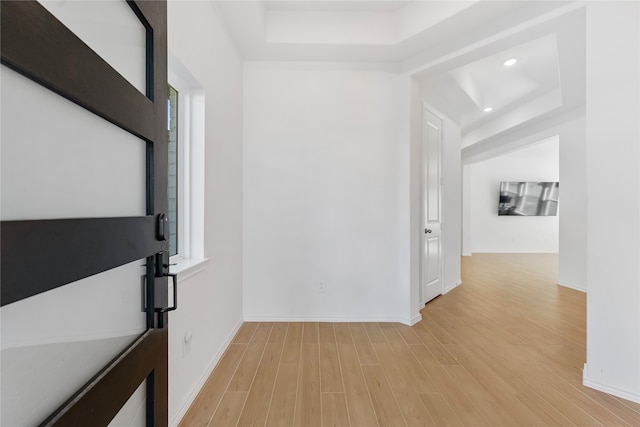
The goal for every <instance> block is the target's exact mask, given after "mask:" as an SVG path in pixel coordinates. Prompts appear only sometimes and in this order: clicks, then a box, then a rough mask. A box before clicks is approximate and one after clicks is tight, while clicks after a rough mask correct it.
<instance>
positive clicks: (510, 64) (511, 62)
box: [502, 58, 518, 67]
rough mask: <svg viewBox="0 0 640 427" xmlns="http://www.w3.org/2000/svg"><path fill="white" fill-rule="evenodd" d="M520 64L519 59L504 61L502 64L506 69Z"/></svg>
mask: <svg viewBox="0 0 640 427" xmlns="http://www.w3.org/2000/svg"><path fill="white" fill-rule="evenodd" d="M517 62H518V58H509V59H507V60H506V61H504V62H503V63H502V64H503V65H504V66H505V67H511V66H512V65H515V64H516V63H517Z"/></svg>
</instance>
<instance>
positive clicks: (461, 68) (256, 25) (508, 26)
mask: <svg viewBox="0 0 640 427" xmlns="http://www.w3.org/2000/svg"><path fill="white" fill-rule="evenodd" d="M215 4H216V7H218V8H219V10H220V11H221V13H222V15H223V16H224V20H225V22H226V25H227V27H228V29H229V32H230V33H231V35H232V37H233V38H234V40H235V41H236V44H237V46H238V48H239V50H240V52H241V54H242V56H243V58H244V60H246V61H296V62H297V61H308V62H349V63H356V64H357V63H362V64H366V65H367V67H368V68H369V69H371V68H372V67H373V68H374V69H375V68H377V69H380V70H385V71H390V72H396V73H406V74H409V75H412V76H413V77H415V78H416V79H418V81H419V82H420V85H421V89H422V94H423V97H424V98H425V99H426V100H427V101H428V103H429V104H430V105H432V106H433V107H434V108H436V109H438V110H439V111H440V112H441V113H442V114H444V115H446V116H448V117H449V118H451V119H452V120H453V121H455V122H457V123H459V124H460V125H461V128H462V133H463V146H472V145H477V146H478V145H482V143H484V142H487V141H491V140H495V139H496V138H497V137H499V136H502V135H504V134H506V133H509V132H510V131H514V130H518V129H522V128H525V127H527V126H528V125H530V124H534V123H538V127H540V126H543V125H542V124H540V123H541V122H543V121H545V120H547V121H549V120H552V119H553V117H566V116H567V112H569V111H573V110H576V109H578V108H580V107H581V106H582V105H583V104H584V80H585V77H584V70H585V68H584V64H585V57H584V52H585V39H584V8H583V3H582V2H576V1H399V0H398V1H332V0H327V1H304V0H298V1H296V0H292V1H216V2H215ZM512 56H517V57H518V58H519V59H520V62H519V63H518V64H516V65H514V66H513V67H509V68H506V67H504V66H503V65H502V62H503V61H504V60H505V59H507V58H509V57H512ZM486 106H491V107H492V108H493V111H491V113H485V112H484V111H483V109H484V108H485V107H486Z"/></svg>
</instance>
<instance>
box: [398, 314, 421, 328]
mask: <svg viewBox="0 0 640 427" xmlns="http://www.w3.org/2000/svg"><path fill="white" fill-rule="evenodd" d="M421 320H422V314H418V315H417V316H415V317H413V318H412V319H411V321H410V322H409V323H405V322H400V323H404V324H405V325H407V326H413V325H415V324H416V323H418V322H419V321H421Z"/></svg>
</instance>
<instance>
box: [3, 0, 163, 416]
mask: <svg viewBox="0 0 640 427" xmlns="http://www.w3.org/2000/svg"><path fill="white" fill-rule="evenodd" d="M127 4H128V6H129V7H130V8H131V11H132V12H133V13H134V14H135V16H136V17H137V19H139V20H140V22H141V25H143V26H144V31H145V33H146V57H145V58H144V63H145V64H146V72H145V74H146V75H145V80H146V89H145V90H143V91H142V92H141V91H140V90H138V89H136V88H135V87H134V86H133V85H132V84H131V83H130V82H129V81H128V80H127V79H125V78H123V77H122V75H120V74H119V73H118V72H117V71H116V70H115V69H114V68H113V67H112V66H111V65H110V64H109V63H108V62H107V61H105V60H104V59H103V58H102V57H101V56H99V55H98V54H97V53H95V52H94V51H93V50H92V49H91V48H89V47H88V46H87V45H86V44H85V43H84V42H83V41H82V40H81V39H80V38H79V37H78V36H77V35H76V34H74V32H72V31H71V30H69V29H68V28H67V27H66V26H65V25H63V24H62V23H61V22H60V21H59V20H58V19H56V18H55V17H54V16H53V15H52V14H51V13H49V12H48V11H47V10H46V9H45V8H44V7H43V6H42V5H40V4H39V3H38V2H35V1H2V2H1V4H0V8H1V9H0V14H1V40H2V45H1V56H2V64H3V65H4V66H6V67H8V68H10V69H11V70H13V71H15V72H17V73H19V74H20V75H21V76H23V77H24V78H27V79H30V80H31V81H34V82H36V83H38V84H39V85H42V86H44V87H45V88H47V89H48V90H50V91H52V92H54V93H55V94H57V95H59V96H61V97H64V98H66V99H67V100H69V101H71V102H73V103H75V104H77V105H79V106H81V107H83V108H84V109H86V110H88V111H90V112H91V113H92V114H94V115H97V116H98V117H100V118H101V119H103V120H106V121H108V122H109V123H111V124H113V125H115V126H117V127H119V128H120V129H122V130H125V131H126V132H128V133H130V134H131V135H134V136H135V137H137V138H138V139H139V140H140V141H142V144H145V147H144V150H145V151H146V165H141V166H140V167H141V168H144V169H145V170H144V173H143V174H141V176H145V180H146V182H145V183H144V188H146V200H145V201H143V202H142V203H146V215H140V216H128V217H118V216H116V217H107V216H105V217H91V218H54V219H51V218H49V219H29V220H8V221H2V224H1V250H2V252H1V280H2V282H1V286H2V287H1V300H0V302H1V304H2V307H3V309H4V308H5V307H8V306H9V305H11V304H15V303H18V302H20V301H23V300H25V299H29V298H33V297H35V296H37V295H40V294H42V293H46V292H49V291H51V290H53V289H56V288H60V287H65V286H68V284H70V283H73V282H77V281H79V280H81V279H85V278H88V277H90V276H94V275H98V274H102V273H103V272H107V271H109V270H112V269H115V268H118V267H120V266H123V265H125V264H127V263H131V262H133V261H135V260H145V259H146V263H145V262H144V261H141V262H140V264H143V263H144V264H145V266H144V267H143V268H144V269H145V270H144V271H145V272H144V273H143V274H141V280H140V282H141V283H140V285H141V288H142V290H143V292H140V294H141V298H140V301H130V304H133V305H135V306H136V307H139V310H140V311H144V312H145V313H146V314H141V315H140V316H141V317H142V318H143V319H146V331H143V332H141V333H140V334H139V335H138V336H136V337H135V339H133V340H132V342H130V343H129V344H128V345H127V346H126V348H125V349H124V351H122V352H121V353H119V354H118V355H117V357H115V359H113V360H111V361H110V362H109V363H108V364H107V365H106V366H104V367H103V368H102V369H100V370H99V371H98V372H96V374H95V376H93V378H92V379H91V380H89V381H88V382H87V383H86V384H85V385H84V386H83V387H81V388H80V389H79V390H77V392H76V393H75V394H73V395H72V396H71V397H70V398H68V400H67V401H66V402H65V403H63V404H62V405H61V406H60V407H59V409H58V410H56V411H55V412H54V413H52V414H51V415H50V416H49V417H48V418H47V419H43V420H41V421H38V422H42V424H43V425H73V426H99V425H107V424H108V423H109V422H110V421H111V420H112V419H113V417H114V416H115V415H116V414H117V413H118V411H119V410H120V408H121V407H122V406H123V405H124V404H125V403H126V402H127V400H128V399H129V397H130V396H131V395H132V394H133V393H134V392H135V391H136V390H137V389H138V387H139V386H140V385H141V384H145V383H146V416H145V417H146V425H154V426H164V425H167V424H168V414H167V385H168V375H167V367H168V361H167V337H168V334H167V329H166V325H167V320H166V316H167V309H168V300H169V298H168V295H167V294H168V292H167V289H168V284H167V277H163V276H164V273H165V271H164V270H165V267H164V266H163V265H162V264H164V263H166V259H168V258H164V257H163V255H164V253H165V252H166V251H167V250H168V245H167V242H166V240H165V238H164V237H163V235H162V234H163V233H162V225H159V224H163V223H164V221H163V219H162V215H161V214H162V213H163V212H166V211H167V59H166V52H167V42H166V3H165V2H164V1H157V0H156V1H128V2H127ZM97 13H99V12H97ZM69 132H70V133H73V129H72V128H71V129H69ZM78 161H82V158H81V157H79V159H78ZM25 197H28V195H25ZM163 260H164V261H163ZM174 292H175V287H174ZM91 303H94V304H99V303H100V302H99V301H94V302H91ZM126 303H127V304H128V303H129V302H126ZM173 304H175V300H174V301H173ZM42 321H44V322H46V319H42ZM78 321H79V322H80V321H82V320H81V319H78ZM143 322H144V320H143ZM10 326H11V325H8V326H7V325H4V326H3V327H10ZM11 392H12V390H6V389H3V394H6V393H9V394H10V393H11ZM34 404H38V402H34Z"/></svg>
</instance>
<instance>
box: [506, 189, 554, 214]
mask: <svg viewBox="0 0 640 427" xmlns="http://www.w3.org/2000/svg"><path fill="white" fill-rule="evenodd" d="M559 194H560V183H558V182H514V181H511V182H507V181H504V182H501V183H500V200H499V204H498V215H516V216H556V215H558V197H559Z"/></svg>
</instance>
